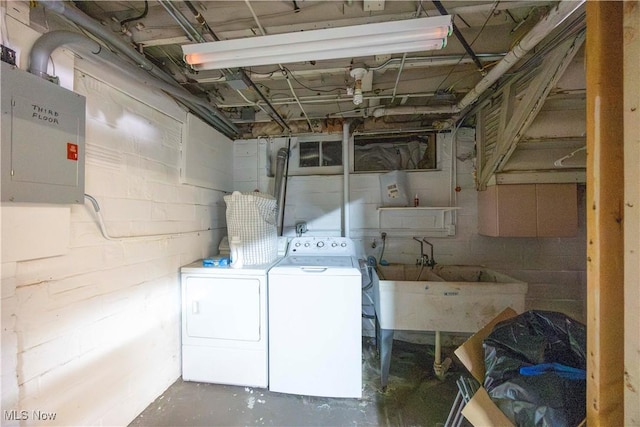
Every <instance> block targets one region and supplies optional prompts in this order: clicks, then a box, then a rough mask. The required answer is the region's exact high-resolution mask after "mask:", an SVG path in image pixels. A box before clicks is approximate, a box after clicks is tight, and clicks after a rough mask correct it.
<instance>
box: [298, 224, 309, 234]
mask: <svg viewBox="0 0 640 427" xmlns="http://www.w3.org/2000/svg"><path fill="white" fill-rule="evenodd" d="M306 232H307V223H306V222H298V223H297V224H296V234H297V235H298V236H302V234H303V233H306Z"/></svg>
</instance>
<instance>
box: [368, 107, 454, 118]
mask: <svg viewBox="0 0 640 427" xmlns="http://www.w3.org/2000/svg"><path fill="white" fill-rule="evenodd" d="M458 112H460V110H459V109H457V108H456V107H455V106H450V107H449V106H445V107H422V106H414V107H412V106H405V107H380V108H376V109H375V110H373V112H372V113H371V115H372V116H373V117H382V116H391V115H404V114H455V113H458Z"/></svg>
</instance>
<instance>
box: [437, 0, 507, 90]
mask: <svg viewBox="0 0 640 427" xmlns="http://www.w3.org/2000/svg"><path fill="white" fill-rule="evenodd" d="M498 3H499V1H498V0H496V1H494V3H493V7H492V8H491V11H490V12H489V14H488V16H487V19H485V21H484V23H483V24H482V27H480V31H478V34H476V36H475V38H474V39H473V41H472V42H471V43H469V46H473V44H474V43H475V42H476V40H478V37H480V35H481V34H482V32H483V31H484V29H485V27H486V26H487V24H488V23H489V20H490V19H491V17H492V16H493V13H494V11H495V10H496V8H497V7H498ZM465 56H466V55H462V56H461V57H460V60H459V61H458V63H457V64H456V65H454V66H453V67H451V70H449V72H448V73H447V75H446V76H445V78H444V79H442V81H441V82H440V84H439V85H438V86H437V87H436V90H435V92H438V91H439V90H440V88H441V87H442V85H443V84H444V82H446V81H447V79H448V78H449V77H450V76H451V74H452V73H453V70H455V69H456V67H457V66H458V65H460V62H462V59H463V58H464V57H465ZM451 88H452V86H449V87H448V88H447V89H451Z"/></svg>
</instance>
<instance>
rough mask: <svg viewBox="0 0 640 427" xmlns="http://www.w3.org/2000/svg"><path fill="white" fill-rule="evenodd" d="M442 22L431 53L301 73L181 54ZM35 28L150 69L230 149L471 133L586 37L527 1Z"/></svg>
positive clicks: (183, 14)
mask: <svg viewBox="0 0 640 427" xmlns="http://www.w3.org/2000/svg"><path fill="white" fill-rule="evenodd" d="M441 15H450V16H451V17H452V18H451V19H452V21H451V22H452V23H453V31H452V32H451V34H450V35H449V36H448V37H447V41H446V46H444V47H443V48H442V49H438V50H423V51H421V50H417V51H415V50H414V51H411V52H402V51H399V52H393V53H386V52H377V53H375V54H371V55H370V56H357V55H358V54H359V53H358V52H355V53H354V54H353V55H352V54H351V53H350V52H349V51H347V53H342V56H347V57H339V58H337V59H309V58H307V59H305V60H303V61H298V62H293V61H289V60H288V59H287V57H286V56H285V58H284V59H283V58H279V59H278V63H276V64H268V65H250V66H246V65H243V66H229V67H228V68H224V69H212V70H198V69H197V68H198V67H196V66H193V65H189V64H188V63H187V62H185V54H184V52H183V49H182V46H183V45H194V44H198V43H209V44H210V43H211V42H217V41H225V40H233V39H250V38H253V39H255V40H258V38H260V37H263V35H266V36H271V35H276V34H286V37H287V38H288V39H289V40H291V41H296V40H297V39H299V38H301V35H302V34H304V33H305V32H308V31H312V30H321V29H332V28H341V27H350V26H357V27H362V26H365V25H368V24H373V23H383V22H391V21H400V20H414V19H420V18H426V17H439V16H441ZM31 20H32V23H35V25H38V24H40V25H42V26H43V27H44V28H47V29H48V30H60V29H64V30H68V31H73V32H81V33H83V34H89V36H90V37H91V38H92V39H93V40H95V41H97V42H98V43H101V44H103V45H104V46H106V47H107V48H108V49H110V50H111V51H112V52H113V53H114V54H116V55H117V56H119V57H120V58H122V61H123V63H124V62H126V65H127V67H123V69H125V70H126V69H128V67H129V68H130V67H131V66H132V65H135V67H137V68H138V69H139V70H140V69H142V70H148V69H150V68H151V67H153V70H152V72H151V73H150V75H149V78H150V79H153V80H154V81H162V82H163V85H164V87H163V86H161V87H160V88H161V89H166V88H167V86H169V85H171V86H172V87H173V88H174V89H172V91H174V90H175V91H182V92H183V93H184V94H185V96H184V97H180V96H178V97H177V99H178V100H179V101H180V102H183V103H184V104H185V105H187V106H188V107H189V108H191V109H192V110H193V111H194V113H196V114H198V115H199V116H201V117H203V118H205V119H207V121H209V122H210V123H212V124H213V125H214V126H216V127H218V128H219V129H220V130H221V131H223V133H225V134H227V135H229V136H230V137H232V138H237V137H252V136H263V135H286V134H300V133H310V132H338V131H340V129H341V123H342V121H343V120H345V119H350V120H351V123H352V124H351V130H353V131H356V132H369V131H372V132H374V131H377V130H379V131H385V132H388V131H394V130H397V131H404V130H415V129H442V128H446V127H451V126H456V125H460V124H462V123H463V122H464V123H465V124H473V123H475V122H474V121H475V120H476V116H477V114H476V113H477V111H478V110H479V108H481V107H482V105H488V104H489V103H491V102H492V101H491V99H492V97H493V96H495V94H496V93H497V92H498V91H499V90H500V88H501V87H504V86H505V85H506V84H508V83H509V82H510V81H511V82H513V81H515V80H517V79H518V78H519V76H525V75H531V73H532V72H534V71H536V70H539V69H541V68H543V67H546V66H550V67H559V65H558V64H557V63H551V64H548V65H545V64H546V63H545V61H544V58H545V57H546V56H548V55H549V54H551V53H552V52H554V51H556V50H557V49H558V47H559V46H560V48H562V44H563V42H565V41H567V40H574V39H576V38H578V37H579V36H580V33H581V32H582V33H584V25H585V24H584V13H583V11H582V8H581V7H580V2H575V1H573V2H566V1H565V2H552V1H526V0H522V1H482V0H480V1H442V2H437V1H436V2H431V1H390V0H386V1H385V0H364V1H359V0H347V1H337V0H336V1H306V0H297V1H296V0H293V1H289V0H287V1H284V0H282V1H280V0H271V1H264V0H263V1H257V0H253V1H252V0H245V1H239V0H236V1H195V0H192V1H170V0H147V1H74V2H55V1H54V2H38V3H36V7H35V8H33V9H32V10H31ZM546 21H548V22H546ZM354 37H355V36H354ZM358 40H360V43H361V44H362V43H365V44H367V42H366V39H365V38H363V37H362V36H360V38H359V39H358ZM363 40H365V41H364V42H363ZM333 43H334V42H327V46H328V47H330V48H333V47H334V45H333ZM569 43H570V42H569ZM316 44H317V43H316ZM371 44H372V45H375V44H378V45H379V44H380V41H379V39H372V41H371ZM465 45H466V46H465ZM71 48H72V49H73V47H71ZM578 48H579V46H578ZM335 49H336V51H337V50H339V46H338V43H337V42H336V43H335ZM125 50H127V52H125ZM325 50H329V51H331V49H325ZM396 50H397V49H396ZM136 55H137V56H138V57H139V58H135V56H136ZM360 55H362V54H360ZM365 55H366V52H365ZM573 55H575V53H574V54H572V56H571V58H573ZM325 56H332V55H331V54H326V55H325ZM335 56H340V55H335ZM579 56H580V55H578V56H577V57H576V58H579ZM571 58H570V59H571ZM280 61H281V62H280ZM112 65H113V64H112ZM492 70H494V71H492ZM552 74H553V73H552ZM556 74H557V73H556ZM532 78H533V77H531V78H530V79H529V80H531V79H532ZM356 80H359V81H357V82H356ZM520 80H522V78H521V79H520ZM549 80H550V81H551V82H552V83H553V85H555V86H554V87H550V88H549V90H548V91H547V92H546V93H541V94H540V96H545V97H546V96H550V97H554V96H555V97H556V98H557V99H560V101H557V102H564V101H566V102H568V103H575V102H576V101H575V100H576V99H578V100H583V99H584V90H583V89H584V86H583V87H582V88H579V87H578V88H577V89H576V88H575V87H574V86H576V85H575V84H569V86H571V88H570V89H567V88H566V87H564V88H563V87H560V88H559V87H558V79H557V78H556V79H555V80H551V78H549ZM582 85H584V83H582ZM577 86H580V84H578V85H577ZM355 89H360V90H361V91H362V98H361V102H360V100H359V99H357V97H356V99H355V101H356V103H354V90H355ZM511 93H513V91H512V92H511ZM356 94H359V90H358V91H356ZM171 95H172V96H175V93H173V94H171ZM185 99H186V101H185ZM505 108H506V107H505ZM509 108H510V109H512V108H513V106H509ZM561 108H562V107H561ZM509 114H511V113H509ZM207 116H208V117H207Z"/></svg>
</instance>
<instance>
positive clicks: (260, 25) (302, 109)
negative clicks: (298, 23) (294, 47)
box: [244, 0, 313, 131]
mask: <svg viewBox="0 0 640 427" xmlns="http://www.w3.org/2000/svg"><path fill="white" fill-rule="evenodd" d="M244 2H245V4H246V5H247V7H248V8H249V10H250V11H251V15H253V19H254V21H255V22H256V25H257V26H258V29H259V30H260V33H261V34H262V35H263V36H265V35H267V33H266V32H265V30H264V28H263V27H262V24H260V20H259V19H258V15H256V12H255V11H254V10H253V6H251V2H249V0H244ZM278 67H279V68H280V71H281V72H282V74H283V75H284V76H285V79H286V81H287V84H288V85H289V90H290V91H291V95H293V97H294V99H295V100H296V103H297V104H298V107H299V108H300V111H301V112H302V114H303V115H304V118H305V120H306V121H307V123H308V124H309V130H310V131H313V125H312V124H311V120H309V116H308V115H307V112H306V111H305V110H304V108H303V107H302V103H300V100H299V99H298V95H297V94H296V91H295V90H294V89H293V85H292V84H291V80H290V79H289V74H290V73H288V72H287V69H286V68H284V67H283V66H282V64H278Z"/></svg>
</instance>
